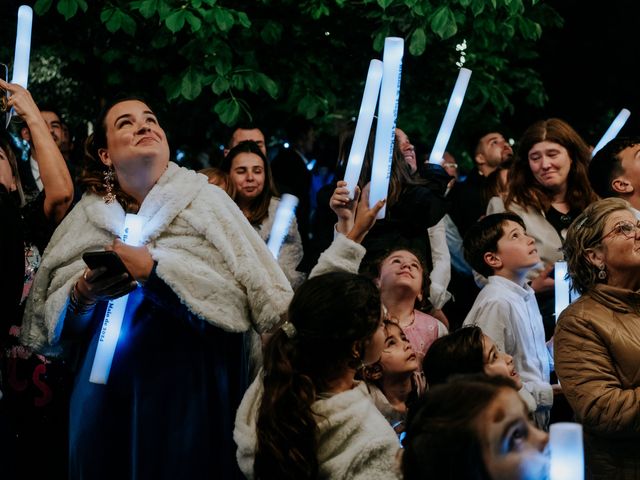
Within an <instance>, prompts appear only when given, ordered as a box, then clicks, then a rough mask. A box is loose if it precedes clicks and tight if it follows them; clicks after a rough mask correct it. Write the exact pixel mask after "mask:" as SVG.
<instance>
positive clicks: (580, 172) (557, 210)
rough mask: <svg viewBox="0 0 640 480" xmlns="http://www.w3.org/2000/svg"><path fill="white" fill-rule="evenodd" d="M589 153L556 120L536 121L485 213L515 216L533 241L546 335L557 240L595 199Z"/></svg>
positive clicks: (574, 134) (534, 281)
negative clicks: (503, 188) (500, 193)
mask: <svg viewBox="0 0 640 480" xmlns="http://www.w3.org/2000/svg"><path fill="white" fill-rule="evenodd" d="M590 160H591V153H590V152H589V148H588V146H587V144H586V143H585V142H584V140H582V138H580V136H579V135H578V133H577V132H576V131H575V130H574V129H573V128H571V126H570V125H569V124H567V123H566V122H564V121H563V120H560V119H557V118H551V119H549V120H541V121H539V122H536V123H534V124H533V125H531V126H530V127H529V128H527V130H526V131H525V132H524V133H523V134H522V137H521V138H520V141H519V147H518V153H517V155H516V158H515V161H514V162H513V165H512V166H511V170H510V171H509V191H508V193H507V195H506V199H505V200H504V201H503V200H502V198H500V197H493V198H492V199H491V200H490V201H489V206H488V207H487V215H489V214H492V213H499V212H503V211H505V209H506V210H510V211H513V212H515V213H517V214H518V215H519V216H520V217H522V219H523V220H524V223H525V225H526V230H527V233H528V234H529V235H531V236H532V237H533V238H534V239H535V240H536V248H537V249H538V254H539V255H540V259H541V260H542V262H543V263H544V268H542V269H539V270H538V271H537V273H536V276H535V277H534V278H532V283H531V287H532V288H533V289H534V290H535V291H536V298H537V300H538V306H539V307H540V313H541V314H542V319H543V321H544V327H545V337H546V339H547V340H549V339H550V338H551V336H553V329H554V327H555V316H554V313H555V312H554V305H555V302H554V290H553V287H554V282H553V277H552V276H550V273H551V270H552V269H553V266H554V264H555V262H557V261H559V260H562V251H561V249H562V241H563V238H564V236H565V234H566V230H567V228H568V227H569V225H570V224H571V222H572V221H573V219H575V218H576V217H577V216H578V214H579V213H580V212H581V211H582V210H584V209H585V208H586V206H587V205H589V204H590V203H591V202H593V201H595V200H597V196H596V194H595V193H594V192H593V190H592V188H591V185H590V184H589V180H588V178H587V166H588V164H589V161H590Z"/></svg>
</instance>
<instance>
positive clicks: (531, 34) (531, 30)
mask: <svg viewBox="0 0 640 480" xmlns="http://www.w3.org/2000/svg"><path fill="white" fill-rule="evenodd" d="M518 29H519V30H520V33H522V36H523V37H524V38H526V39H527V40H538V39H539V38H540V35H542V27H541V26H540V24H539V23H536V22H534V21H532V20H529V19H528V18H524V17H520V18H518Z"/></svg>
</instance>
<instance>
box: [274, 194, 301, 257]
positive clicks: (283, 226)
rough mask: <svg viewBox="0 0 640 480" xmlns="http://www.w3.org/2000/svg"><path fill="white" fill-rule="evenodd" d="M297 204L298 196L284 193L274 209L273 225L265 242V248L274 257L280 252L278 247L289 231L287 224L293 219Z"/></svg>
mask: <svg viewBox="0 0 640 480" xmlns="http://www.w3.org/2000/svg"><path fill="white" fill-rule="evenodd" d="M297 206H298V197H296V196H295V195H290V194H288V193H285V194H284V195H282V197H280V203H279V204H278V209H277V210H276V216H275V218H274V219H273V226H272V227H271V232H270V233H269V241H268V242H267V248H268V249H269V251H270V252H271V253H272V254H273V256H274V258H276V259H277V258H278V255H279V254H280V248H281V247H282V244H283V243H284V239H285V238H286V236H287V233H289V226H290V225H291V222H292V221H293V216H294V215H295V213H296V207H297Z"/></svg>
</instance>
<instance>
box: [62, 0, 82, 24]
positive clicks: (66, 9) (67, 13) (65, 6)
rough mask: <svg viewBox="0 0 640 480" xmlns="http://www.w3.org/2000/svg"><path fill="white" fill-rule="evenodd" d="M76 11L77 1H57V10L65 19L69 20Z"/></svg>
mask: <svg viewBox="0 0 640 480" xmlns="http://www.w3.org/2000/svg"><path fill="white" fill-rule="evenodd" d="M77 11H78V2H77V1H76V0H60V1H59V2H58V12H59V13H60V14H62V15H64V19H65V20H69V19H70V18H71V17H73V16H74V15H75V14H76V12H77Z"/></svg>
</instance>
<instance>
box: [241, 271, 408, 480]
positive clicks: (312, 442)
mask: <svg viewBox="0 0 640 480" xmlns="http://www.w3.org/2000/svg"><path fill="white" fill-rule="evenodd" d="M380 305H381V304H380V295H379V293H378V290H377V288H376V287H375V285H374V284H373V283H372V282H371V281H370V280H368V279H366V278H364V277H362V276H359V275H355V274H352V273H346V272H332V273H327V274H324V275H319V276H317V277H315V278H312V279H310V280H308V281H307V282H305V283H304V284H302V285H301V286H300V288H299V289H298V291H297V292H296V294H295V295H294V297H293V300H292V302H291V305H290V306H289V310H288V319H287V321H286V322H285V323H284V324H283V326H282V328H280V329H279V330H278V331H277V332H276V333H275V334H274V335H273V336H272V337H271V338H270V340H269V342H268V344H267V346H266V350H265V357H264V371H263V372H262V373H261V374H260V375H258V378H257V379H256V381H255V382H254V383H253V384H252V385H251V387H250V388H249V390H248V391H247V393H246V394H245V397H244V399H243V400H242V404H241V405H240V408H239V409H238V414H237V417H236V427H235V431H234V439H235V441H236V443H237V444H238V452H237V456H238V463H239V466H240V469H241V470H242V472H243V473H244V474H245V475H246V476H247V478H250V479H252V478H255V479H272V478H273V479H275V478H277V479H283V480H286V479H296V480H298V479H316V478H341V479H355V478H363V479H364V478H367V479H397V478H398V473H397V468H396V465H395V457H396V453H397V451H398V448H399V444H398V442H397V437H396V436H395V433H394V431H393V429H392V428H391V426H390V425H389V424H388V423H387V422H386V420H385V419H384V417H383V416H382V415H381V414H380V413H379V412H378V410H377V409H376V407H375V405H374V404H373V402H372V400H371V397H370V395H369V392H368V390H367V387H366V384H365V383H364V382H357V381H356V380H355V375H356V372H357V371H358V370H359V369H361V368H362V367H364V366H366V365H369V364H372V363H374V362H376V361H377V360H378V359H379V358H380V355H381V352H382V349H383V347H384V340H385V337H384V330H383V324H382V315H381V306H380Z"/></svg>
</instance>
